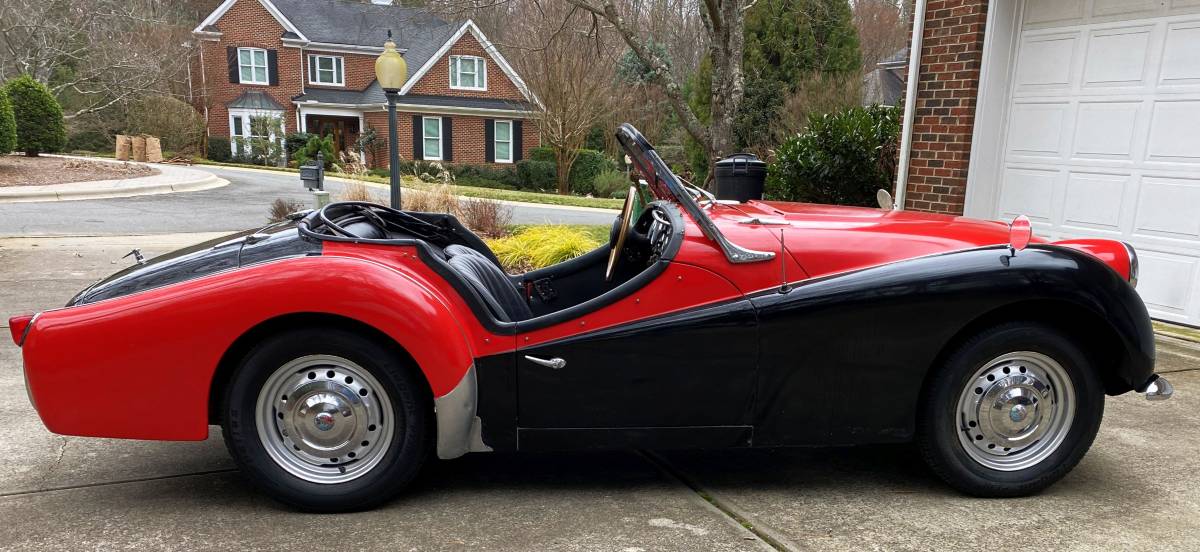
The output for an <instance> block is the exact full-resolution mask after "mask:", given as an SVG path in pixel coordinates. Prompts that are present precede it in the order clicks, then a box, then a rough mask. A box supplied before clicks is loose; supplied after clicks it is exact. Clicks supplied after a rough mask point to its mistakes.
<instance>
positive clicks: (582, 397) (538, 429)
mask: <svg viewBox="0 0 1200 552" xmlns="http://www.w3.org/2000/svg"><path fill="white" fill-rule="evenodd" d="M521 341H522V340H521V339H520V338H518V343H520V342H521ZM516 362H517V383H518V403H519V405H518V416H517V425H518V428H519V429H518V434H519V443H520V444H519V446H520V448H522V449H551V448H578V447H580V446H586V447H609V446H695V445H697V444H704V445H710V446H737V445H745V444H749V441H750V439H751V431H750V417H751V415H752V411H753V400H754V395H755V383H756V378H757V362H758V338H757V323H756V317H755V312H754V308H753V306H752V305H751V304H750V302H749V301H747V300H745V299H739V300H734V301H729V302H724V303H720V304H717V305H712V306H706V307H701V308H696V309H692V310H687V311H684V312H676V313H672V314H667V315H662V316H657V317H653V318H650V319H645V320H639V321H635V322H632V323H628V324H623V325H620V326H617V327H611V328H606V329H601V330H597V331H590V332H585V333H579V334H576V335H573V336H570V337H566V338H563V339H559V340H556V341H551V342H547V343H543V344H539V345H536V346H533V347H529V348H523V349H518V351H517V359H516Z"/></svg>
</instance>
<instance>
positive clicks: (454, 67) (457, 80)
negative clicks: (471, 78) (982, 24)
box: [450, 56, 487, 91]
mask: <svg viewBox="0 0 1200 552" xmlns="http://www.w3.org/2000/svg"><path fill="white" fill-rule="evenodd" d="M466 59H469V60H473V61H474V63H475V84H477V85H479V86H463V85H462V73H463V71H462V61H463V60H466ZM450 89H451V90H484V91H486V90H487V61H486V60H484V59H483V58H481V57H479V56H450Z"/></svg>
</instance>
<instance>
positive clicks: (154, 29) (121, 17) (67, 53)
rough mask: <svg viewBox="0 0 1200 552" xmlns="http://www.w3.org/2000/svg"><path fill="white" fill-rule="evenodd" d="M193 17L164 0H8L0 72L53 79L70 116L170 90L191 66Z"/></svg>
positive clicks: (0, 17)
mask: <svg viewBox="0 0 1200 552" xmlns="http://www.w3.org/2000/svg"><path fill="white" fill-rule="evenodd" d="M189 17H190V16H189V15H188V11H187V10H186V9H185V8H184V7H181V5H177V4H175V3H169V2H163V1H161V0H96V1H86V2H85V1H82V0H4V1H3V2H0V54H2V55H0V77H2V78H5V79H7V78H12V77H15V76H17V75H21V74H28V75H30V76H32V77H33V78H34V79H36V80H38V81H40V82H42V83H44V84H46V85H47V86H48V87H49V88H50V91H51V93H53V94H54V96H55V97H56V98H57V99H58V100H59V102H60V103H62V104H63V105H64V107H65V108H66V111H67V113H66V118H68V119H70V118H73V117H76V116H79V115H83V114H87V113H95V112H98V111H102V110H105V109H108V108H110V107H113V106H115V105H123V104H125V103H126V102H128V101H129V100H130V99H132V98H135V97H137V96H139V95H142V94H144V93H146V92H167V91H169V90H170V87H171V86H170V85H171V81H172V80H175V79H178V78H180V76H181V75H182V74H184V72H185V71H186V64H187V60H188V59H189V55H188V47H187V46H186V45H185V42H186V41H187V39H188V33H187V31H188V29H187V28H186V27H185V26H183V25H182V24H181V23H182V22H183V21H184V20H186V19H188V18H189Z"/></svg>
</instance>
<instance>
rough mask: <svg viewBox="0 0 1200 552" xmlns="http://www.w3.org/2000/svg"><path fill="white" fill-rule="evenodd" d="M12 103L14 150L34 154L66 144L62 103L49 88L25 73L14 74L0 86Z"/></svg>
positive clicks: (48, 151) (29, 154)
mask: <svg viewBox="0 0 1200 552" xmlns="http://www.w3.org/2000/svg"><path fill="white" fill-rule="evenodd" d="M4 89H5V92H7V93H8V99H9V101H11V102H12V106H13V118H14V119H15V121H16V126H17V145H16V148H14V149H16V150H17V151H23V152H25V155H28V156H30V157H35V156H37V154H39V153H52V152H56V151H62V149H63V147H64V146H66V145H67V129H66V127H65V126H64V125H63V112H62V106H60V105H58V100H55V99H54V96H52V95H50V90H49V89H48V88H46V86H45V85H43V84H42V83H40V82H38V81H35V80H33V78H31V77H29V76H28V75H25V76H21V77H17V78H15V79H13V80H11V81H8V84H6V85H5V87H4Z"/></svg>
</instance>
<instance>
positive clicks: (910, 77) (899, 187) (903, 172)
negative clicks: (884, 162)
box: [893, 0, 926, 211]
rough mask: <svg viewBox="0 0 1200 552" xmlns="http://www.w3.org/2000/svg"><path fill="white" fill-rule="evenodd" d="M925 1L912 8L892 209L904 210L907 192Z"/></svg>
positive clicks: (919, 1)
mask: <svg viewBox="0 0 1200 552" xmlns="http://www.w3.org/2000/svg"><path fill="white" fill-rule="evenodd" d="M925 4H926V0H917V1H916V6H914V8H913V31H912V41H911V44H910V45H909V47H908V74H907V75H905V77H906V80H907V82H906V83H905V84H906V85H907V90H906V91H905V93H904V123H903V126H902V127H901V130H900V164H899V167H897V169H896V193H895V194H893V195H894V197H895V198H896V203H895V206H894V209H896V210H899V211H902V210H904V200H905V195H906V194H905V192H907V191H908V166H909V161H910V159H911V158H912V134H913V131H912V126H913V118H914V116H915V114H916V110H917V84H918V83H919V82H920V80H921V43H922V40H923V39H924V38H925Z"/></svg>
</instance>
